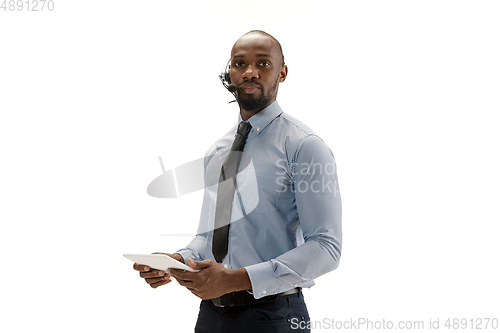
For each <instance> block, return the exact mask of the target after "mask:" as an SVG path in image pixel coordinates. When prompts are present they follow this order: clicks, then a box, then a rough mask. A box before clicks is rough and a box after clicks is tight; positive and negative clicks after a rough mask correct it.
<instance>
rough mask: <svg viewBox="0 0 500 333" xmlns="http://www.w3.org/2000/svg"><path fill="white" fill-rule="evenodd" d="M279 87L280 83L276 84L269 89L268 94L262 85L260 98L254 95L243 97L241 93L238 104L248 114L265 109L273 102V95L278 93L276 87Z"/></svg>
mask: <svg viewBox="0 0 500 333" xmlns="http://www.w3.org/2000/svg"><path fill="white" fill-rule="evenodd" d="M277 86H278V82H276V83H275V84H274V86H272V87H271V88H269V89H268V90H267V91H266V92H264V89H263V88H262V86H261V85H259V87H260V91H261V94H260V96H254V95H244V96H241V95H240V93H238V98H237V99H238V104H240V107H241V108H242V109H243V110H245V111H248V112H256V111H260V110H262V109H264V107H265V106H266V105H267V104H268V103H269V102H270V101H271V99H272V98H273V93H274V92H275V91H276V87H277Z"/></svg>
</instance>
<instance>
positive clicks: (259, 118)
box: [238, 101, 283, 134]
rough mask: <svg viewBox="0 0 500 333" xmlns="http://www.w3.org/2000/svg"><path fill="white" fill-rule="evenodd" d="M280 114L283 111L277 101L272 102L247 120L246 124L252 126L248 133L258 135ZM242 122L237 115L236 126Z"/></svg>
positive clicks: (239, 115)
mask: <svg viewBox="0 0 500 333" xmlns="http://www.w3.org/2000/svg"><path fill="white" fill-rule="evenodd" d="M282 112H283V110H281V107H280V106H279V104H278V101H274V102H272V103H271V105H269V106H267V107H266V108H264V109H262V110H261V111H259V112H257V113H256V114H254V115H253V116H252V117H250V119H248V120H247V122H248V123H250V125H252V130H251V132H250V133H252V132H254V133H257V134H260V133H261V132H262V131H263V130H264V129H265V128H266V127H267V125H269V124H270V123H271V122H272V121H273V120H274V119H275V118H276V117H277V116H279V115H280V114H281V113H282ZM242 121H243V118H241V114H240V113H238V124H239V123H240V122H242Z"/></svg>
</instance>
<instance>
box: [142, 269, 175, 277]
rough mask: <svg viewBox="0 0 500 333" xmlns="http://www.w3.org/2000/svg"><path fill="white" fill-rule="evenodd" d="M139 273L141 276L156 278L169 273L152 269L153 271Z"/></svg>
mask: <svg viewBox="0 0 500 333" xmlns="http://www.w3.org/2000/svg"><path fill="white" fill-rule="evenodd" d="M139 275H140V276H141V278H154V277H160V276H165V275H168V274H167V273H165V272H164V271H160V270H156V269H155V270H152V271H151V272H140V273H139Z"/></svg>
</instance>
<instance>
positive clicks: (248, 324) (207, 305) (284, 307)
mask: <svg viewBox="0 0 500 333" xmlns="http://www.w3.org/2000/svg"><path fill="white" fill-rule="evenodd" d="M301 322H302V323H305V324H302V325H301V324H300V323H301ZM308 322H309V314H308V312H307V307H306V303H305V302H304V295H303V294H302V291H300V292H299V293H297V294H292V295H287V296H280V297H279V298H278V299H276V300H275V301H273V302H269V303H258V304H252V305H246V306H235V307H227V308H219V307H216V306H215V305H214V304H213V303H212V301H209V300H204V301H201V304H200V312H199V314H198V321H197V322H196V327H195V330H194V331H195V333H247V332H248V333H268V332H269V333H271V332H272V333H285V332H286V333H310V330H308V329H305V330H301V329H299V327H305V326H306V325H307V323H308Z"/></svg>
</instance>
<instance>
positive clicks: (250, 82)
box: [238, 81, 264, 91]
mask: <svg viewBox="0 0 500 333" xmlns="http://www.w3.org/2000/svg"><path fill="white" fill-rule="evenodd" d="M244 84H255V85H256V86H258V87H259V88H260V90H262V91H264V87H263V86H262V85H261V84H260V83H258V82H255V81H243V82H241V83H240V84H239V85H238V89H240V88H241V86H242V85H244Z"/></svg>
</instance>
